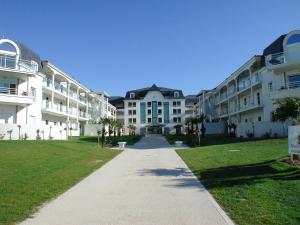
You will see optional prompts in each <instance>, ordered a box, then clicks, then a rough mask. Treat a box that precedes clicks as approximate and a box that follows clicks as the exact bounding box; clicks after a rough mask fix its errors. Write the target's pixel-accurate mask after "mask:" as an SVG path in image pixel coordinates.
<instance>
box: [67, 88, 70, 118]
mask: <svg viewBox="0 0 300 225" xmlns="http://www.w3.org/2000/svg"><path fill="white" fill-rule="evenodd" d="M70 86H71V83H70V82H68V97H67V115H68V116H67V121H69V119H70V118H69V114H70Z"/></svg>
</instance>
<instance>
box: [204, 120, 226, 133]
mask: <svg viewBox="0 0 300 225" xmlns="http://www.w3.org/2000/svg"><path fill="white" fill-rule="evenodd" d="M204 127H205V128H206V131H205V134H223V133H224V131H225V124H224V123H223V122H219V123H205V125H204Z"/></svg>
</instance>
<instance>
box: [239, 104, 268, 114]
mask: <svg viewBox="0 0 300 225" xmlns="http://www.w3.org/2000/svg"><path fill="white" fill-rule="evenodd" d="M262 107H263V105H262V103H260V104H258V103H251V104H247V105H240V106H239V110H238V111H237V113H241V112H246V111H250V110H254V109H257V108H262Z"/></svg>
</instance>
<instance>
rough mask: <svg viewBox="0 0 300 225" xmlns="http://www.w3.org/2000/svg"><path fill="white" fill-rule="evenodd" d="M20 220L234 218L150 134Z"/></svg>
mask: <svg viewBox="0 0 300 225" xmlns="http://www.w3.org/2000/svg"><path fill="white" fill-rule="evenodd" d="M141 149H143V151H141ZM147 149H148V150H147ZM22 224H39V225H48V224H49V225H56V224H57V225H61V224H63V225H69V224H70V225H202V224H203V225H204V224H205V225H206V224H212V225H217V224H232V222H231V220H230V219H229V218H228V217H227V216H226V214H225V213H224V211H223V210H222V209H221V208H220V207H219V206H218V204H217V203H216V202H215V201H214V199H213V198H212V197H211V195H210V194H209V193H208V192H207V191H206V190H205V189H204V188H203V187H202V186H201V184H200V183H199V182H198V180H197V179H196V178H195V176H194V175H193V174H192V173H191V171H190V170H189V169H188V168H187V167H186V165H185V164H184V162H183V161H182V160H181V158H180V157H179V156H178V155H177V154H176V152H175V151H174V150H173V149H172V147H171V146H170V145H168V143H167V142H166V141H165V140H164V138H162V137H159V136H151V137H146V138H143V139H142V140H141V141H140V142H138V143H137V144H136V145H135V146H133V147H132V148H130V149H126V150H125V151H124V152H123V153H121V154H120V155H118V156H117V157H116V158H114V159H113V160H112V161H110V162H108V163H107V164H106V165H104V166H103V167H102V168H100V169H98V170H97V171H95V172H94V173H92V174H91V175H90V176H88V177H87V178H86V179H84V180H83V181H81V182H80V183H79V184H77V185H75V186H74V187H73V188H71V189H70V190H68V191H67V192H65V193H64V194H62V195H61V196H59V197H58V198H57V199H55V200H53V201H52V202H50V203H49V204H46V205H45V206H44V207H42V208H41V210H40V211H39V212H38V213H37V214H36V215H34V216H33V218H30V219H27V220H26V221H24V222H23V223H22Z"/></svg>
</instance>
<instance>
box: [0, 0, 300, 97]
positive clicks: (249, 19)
mask: <svg viewBox="0 0 300 225" xmlns="http://www.w3.org/2000/svg"><path fill="white" fill-rule="evenodd" d="M299 9H300V1H299V0H286V1H283V0H252V1H246V0H244V1H241V0H227V1H222V0H218V1H217V0H210V1H200V0H106V1H101V0H99V1H90V0H85V1H79V0H78V1H71V0H70V1H62V0H60V1H56V0H52V1H31V0H26V1H24V0H13V1H12V0H1V4H0V15H1V25H0V36H1V37H3V36H4V37H8V38H11V39H13V40H19V41H21V42H23V43H24V44H26V45H27V46H28V47H30V48H32V49H33V50H34V51H36V52H37V53H38V54H39V55H40V56H41V58H42V59H47V60H49V61H50V62H52V63H53V64H55V65H57V66H58V67H59V68H61V69H62V70H63V71H65V72H67V73H69V74H71V75H72V76H73V77H75V78H76V79H78V80H79V81H81V83H83V84H85V85H87V86H88V87H89V88H91V89H93V90H96V91H97V90H106V91H108V92H109V93H110V94H111V95H124V94H125V91H126V90H130V89H135V88H141V87H145V86H151V85H152V84H153V83H156V84H157V85H159V86H166V87H170V88H178V89H182V90H183V92H184V94H185V95H187V94H193V93H197V92H198V91H199V90H200V89H210V88H213V87H215V86H216V85H217V84H219V83H220V82H221V81H222V80H223V79H224V78H226V77H227V76H228V75H230V74H231V73H232V72H234V71H235V70H236V69H237V68H238V67H239V66H240V65H242V64H243V63H244V62H246V61H247V60H248V59H249V58H251V57H252V56H253V55H255V54H260V53H262V50H263V49H264V48H265V47H266V46H267V45H268V44H270V43H271V42H272V41H273V40H275V39H276V38H277V37H278V36H280V35H281V34H284V33H287V32H289V31H291V30H294V29H299V28H300V13H299Z"/></svg>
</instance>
